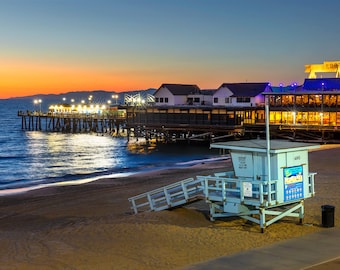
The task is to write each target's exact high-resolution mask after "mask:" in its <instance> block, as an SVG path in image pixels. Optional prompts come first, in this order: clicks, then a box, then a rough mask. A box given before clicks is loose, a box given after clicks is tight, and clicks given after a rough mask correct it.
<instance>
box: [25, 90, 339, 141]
mask: <svg viewBox="0 0 340 270" xmlns="http://www.w3.org/2000/svg"><path fill="white" fill-rule="evenodd" d="M272 95H273V96H270V114H269V118H270V119H269V124H270V134H271V137H272V138H284V139H288V140H291V141H305V142H319V143H339V142H340V112H338V110H339V108H340V94H339V105H336V106H335V107H334V106H330V105H329V104H328V103H326V101H325V102H324V103H321V105H318V106H317V107H314V106H313V107H311V106H306V105H305V104H303V105H302V104H300V103H298V102H296V99H297V97H295V96H294V95H291V96H293V98H291V99H289V100H290V102H291V103H288V102H286V103H284V104H283V103H280V104H278V103H277V102H276V103H275V101H276V100H285V97H286V95H283V94H282V95H281V96H280V98H278V95H274V94H272ZM309 99H310V98H308V100H309ZM325 100H328V99H326V98H325ZM18 116H20V117H21V118H22V129H23V130H30V131H32V130H37V131H49V132H69V133H80V132H96V133H109V134H112V135H123V136H127V140H130V138H133V137H134V138H144V139H145V140H144V141H146V143H148V142H149V141H151V140H153V141H162V142H165V143H181V142H184V143H205V144H208V143H212V142H218V141H225V140H235V139H253V138H257V137H260V138H265V110H264V107H263V106H255V107H221V106H220V107H218V106H188V105H183V106H152V105H148V106H129V105H119V106H117V107H116V108H115V110H105V111H103V112H102V113H100V114H99V113H98V114H85V113H76V112H66V113H65V112H58V113H55V112H48V113H44V112H30V111H19V112H18Z"/></svg>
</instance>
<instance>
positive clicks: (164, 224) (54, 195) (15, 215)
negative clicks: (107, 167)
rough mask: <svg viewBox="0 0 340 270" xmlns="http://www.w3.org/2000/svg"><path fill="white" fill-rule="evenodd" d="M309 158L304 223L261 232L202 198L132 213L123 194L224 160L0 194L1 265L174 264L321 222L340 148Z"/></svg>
mask: <svg viewBox="0 0 340 270" xmlns="http://www.w3.org/2000/svg"><path fill="white" fill-rule="evenodd" d="M309 158H310V164H309V165H310V171H311V172H317V173H318V174H317V175H316V180H315V190H316V196H315V197H314V198H311V199H307V200H306V201H305V220H304V221H305V224H304V225H298V224H297V222H298V220H297V219H293V218H285V219H283V220H280V221H279V222H277V223H274V224H272V225H270V226H269V227H268V228H267V229H266V231H265V233H263V234H262V233H260V229H259V225H257V224H252V223H249V222H246V221H245V220H243V219H239V218H228V219H221V220H217V221H215V222H211V221H209V219H208V218H207V211H208V209H207V205H206V204H205V203H204V202H198V203H194V204H191V205H188V206H186V207H183V208H177V209H174V210H171V211H161V212H144V213H140V214H137V215H133V214H132V211H131V209H130V204H129V201H128V198H129V197H131V196H134V195H137V194H140V193H143V192H146V191H149V190H152V189H155V188H158V187H161V186H164V185H167V184H169V183H172V182H176V181H179V180H183V179H186V178H188V177H192V176H195V175H209V174H211V173H212V172H216V171H226V170H230V168H231V163H230V161H219V162H214V163H204V164H199V165H196V166H193V167H190V168H182V169H166V170H161V171H155V172H151V173H143V174H138V175H133V176H128V177H124V178H119V179H118V178H117V179H103V180H98V181H96V182H92V183H88V184H82V185H75V186H60V187H50V188H45V189H40V190H35V191H31V192H27V193H23V194H18V195H11V196H3V197H0V218H1V221H0V248H1V252H0V265H1V269H181V268H184V267H186V266H188V265H191V264H194V263H198V262H203V261H206V260H209V259H213V258H216V257H219V256H225V255H230V254H233V253H236V252H240V251H244V250H248V249H252V248H255V247H260V246H264V245H268V244H271V243H274V242H277V241H281V240H285V239H289V238H293V237H299V236H302V235H305V234H309V233H313V232H316V231H319V230H325V229H327V228H322V226H321V205H324V204H330V205H333V206H335V207H336V210H335V213H336V212H337V209H338V207H339V206H340V194H339V192H340V166H339V165H338V162H339V160H340V148H339V146H338V145H332V146H327V145H326V146H322V147H321V148H320V150H314V151H312V152H310V154H309ZM338 216H339V215H335V225H336V226H337V224H340V218H339V217H338ZM339 255H340V254H339Z"/></svg>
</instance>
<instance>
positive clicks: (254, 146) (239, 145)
mask: <svg viewBox="0 0 340 270" xmlns="http://www.w3.org/2000/svg"><path fill="white" fill-rule="evenodd" d="M319 147H320V145H318V144H312V143H302V142H290V141H285V140H270V153H272V154H275V153H282V152H293V151H299V150H308V149H315V148H319ZM210 148H217V149H230V150H242V151H247V152H260V153H264V152H267V141H266V140H261V139H255V140H241V141H229V142H219V143H212V144H210Z"/></svg>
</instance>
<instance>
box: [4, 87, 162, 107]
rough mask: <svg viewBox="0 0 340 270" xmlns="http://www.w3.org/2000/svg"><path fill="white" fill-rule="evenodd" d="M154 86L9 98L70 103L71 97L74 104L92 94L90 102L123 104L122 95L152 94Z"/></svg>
mask: <svg viewBox="0 0 340 270" xmlns="http://www.w3.org/2000/svg"><path fill="white" fill-rule="evenodd" d="M155 91H156V89H155V88H149V89H146V90H131V91H125V92H115V91H105V90H89V91H72V92H66V93H62V94H38V95H32V96H24V97H15V98H10V99H25V100H27V99H32V100H34V99H41V100H42V102H43V103H44V104H45V105H46V104H59V103H60V104H62V103H71V99H73V100H74V103H75V104H78V103H80V102H81V101H82V100H84V101H85V103H87V102H88V101H89V97H90V96H92V103H97V104H107V102H108V100H111V104H115V103H116V102H117V103H118V104H124V97H125V96H126V95H136V94H141V95H142V96H146V95H147V94H150V95H153V94H154V93H155ZM113 95H118V98H117V99H116V98H114V97H112V96H113Z"/></svg>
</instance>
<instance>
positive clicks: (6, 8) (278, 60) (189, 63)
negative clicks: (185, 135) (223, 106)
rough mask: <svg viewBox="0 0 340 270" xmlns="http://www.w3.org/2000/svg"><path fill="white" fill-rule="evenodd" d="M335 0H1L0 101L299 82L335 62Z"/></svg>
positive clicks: (339, 4) (339, 21)
mask: <svg viewBox="0 0 340 270" xmlns="http://www.w3.org/2000/svg"><path fill="white" fill-rule="evenodd" d="M339 10H340V1H339V0H323V1H320V0H318V1H315V0H285V1H275V0H171V1H162V0H0V24H1V27H0V37H1V38H0V40H1V42H0V98H7V97H14V96H26V95H34V94H49V93H65V92H68V91H77V90H95V89H101V90H108V91H118V92H119V91H127V90H138V89H146V88H150V87H153V88H158V87H159V86H160V85H161V84H162V83H183V84H197V85H198V86H199V87H200V88H201V89H207V88H209V89H212V88H218V87H219V86H220V85H221V84H222V83H228V82H271V83H272V84H273V85H278V84H279V83H283V84H285V85H286V84H291V83H292V82H297V83H299V84H302V83H303V80H304V78H306V76H307V74H305V73H304V68H305V67H304V65H305V64H311V63H323V62H324V61H332V60H340V55H339V44H340V34H339V33H338V28H339V25H340V16H339V15H338V13H339Z"/></svg>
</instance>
